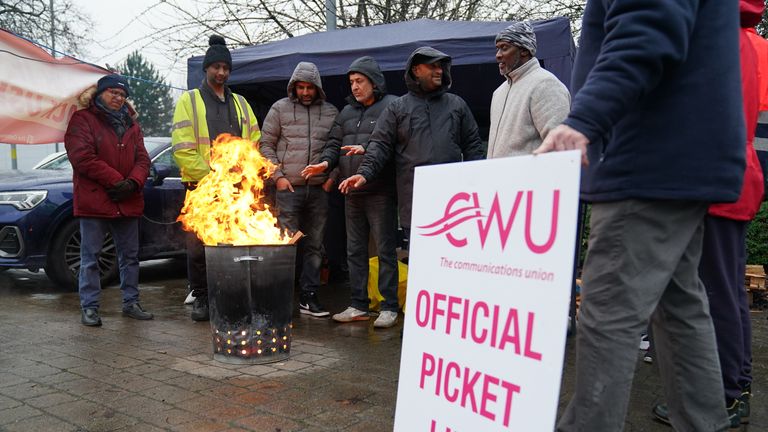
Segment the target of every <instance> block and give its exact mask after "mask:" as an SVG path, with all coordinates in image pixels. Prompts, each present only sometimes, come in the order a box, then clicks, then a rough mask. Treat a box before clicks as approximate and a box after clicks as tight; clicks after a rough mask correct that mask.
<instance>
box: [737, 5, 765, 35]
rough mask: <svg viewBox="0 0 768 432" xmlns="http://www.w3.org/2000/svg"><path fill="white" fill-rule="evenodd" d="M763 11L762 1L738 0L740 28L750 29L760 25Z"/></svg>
mask: <svg viewBox="0 0 768 432" xmlns="http://www.w3.org/2000/svg"><path fill="white" fill-rule="evenodd" d="M763 9H765V2H764V0H739V12H740V14H741V27H742V28H752V27H754V26H756V25H757V24H759V23H760V20H761V19H762V18H763Z"/></svg>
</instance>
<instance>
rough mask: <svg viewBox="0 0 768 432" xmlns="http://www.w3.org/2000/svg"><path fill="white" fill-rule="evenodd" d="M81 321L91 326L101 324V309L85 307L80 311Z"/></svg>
mask: <svg viewBox="0 0 768 432" xmlns="http://www.w3.org/2000/svg"><path fill="white" fill-rule="evenodd" d="M80 322H81V323H83V325H87V326H90V327H98V326H100V325H101V317H99V311H98V310H97V309H83V310H82V312H80Z"/></svg>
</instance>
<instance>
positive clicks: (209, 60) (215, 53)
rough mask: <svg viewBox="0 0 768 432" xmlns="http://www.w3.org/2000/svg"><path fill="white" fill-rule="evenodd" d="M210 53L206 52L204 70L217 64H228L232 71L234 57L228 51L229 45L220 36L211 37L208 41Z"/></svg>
mask: <svg viewBox="0 0 768 432" xmlns="http://www.w3.org/2000/svg"><path fill="white" fill-rule="evenodd" d="M208 45H210V47H208V51H206V52H205V59H203V69H205V68H207V67H208V66H210V65H212V64H213V63H216V62H224V63H226V64H227V65H228V66H229V68H230V69H232V55H231V54H230V53H229V50H228V49H227V43H226V42H225V41H224V38H223V37H221V36H219V35H211V37H210V38H209V39H208Z"/></svg>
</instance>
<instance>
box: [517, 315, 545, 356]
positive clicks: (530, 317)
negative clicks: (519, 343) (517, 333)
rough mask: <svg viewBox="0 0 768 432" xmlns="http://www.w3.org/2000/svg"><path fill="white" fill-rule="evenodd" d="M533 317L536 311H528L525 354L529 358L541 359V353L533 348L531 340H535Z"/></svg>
mask: <svg viewBox="0 0 768 432" xmlns="http://www.w3.org/2000/svg"><path fill="white" fill-rule="evenodd" d="M533 318H534V313H533V312H528V325H527V327H526V329H525V354H523V355H525V356H526V357H528V358H529V359H533V360H538V361H541V353H537V352H535V351H533V350H532V349H531V341H532V340H533ZM518 352H519V351H518Z"/></svg>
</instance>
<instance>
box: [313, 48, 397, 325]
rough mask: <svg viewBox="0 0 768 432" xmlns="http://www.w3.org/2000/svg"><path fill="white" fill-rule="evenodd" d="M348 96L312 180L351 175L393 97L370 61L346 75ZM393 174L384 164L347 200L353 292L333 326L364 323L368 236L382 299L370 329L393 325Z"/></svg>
mask: <svg viewBox="0 0 768 432" xmlns="http://www.w3.org/2000/svg"><path fill="white" fill-rule="evenodd" d="M347 75H348V76H349V84H350V87H351V89H352V94H351V95H350V96H349V97H347V102H349V105H347V106H345V107H344V108H343V109H342V110H341V113H339V115H338V116H336V121H335V123H334V125H333V128H331V133H330V137H329V138H328V144H327V145H326V146H325V150H324V151H323V156H322V157H321V158H320V163H319V164H315V165H309V166H307V167H306V168H304V171H303V172H302V174H304V175H305V176H307V177H311V176H314V175H317V174H320V173H324V172H328V171H329V170H331V169H333V168H334V167H336V166H337V165H338V167H339V170H340V174H341V178H342V179H344V178H347V177H350V176H352V175H354V174H355V173H357V169H358V167H359V166H360V163H361V162H362V161H363V157H364V156H365V149H366V147H368V138H369V137H370V136H371V132H373V129H374V128H375V127H376V122H377V120H378V118H379V116H380V115H381V113H382V111H384V108H386V107H387V105H389V104H390V103H391V102H392V101H394V100H396V99H397V97H395V96H393V95H388V94H387V84H386V82H385V80H384V74H382V73H381V69H380V68H379V65H378V63H376V60H374V59H373V57H368V56H366V57H360V58H358V59H356V60H355V61H353V62H352V64H351V65H350V66H349V70H348V71H347ZM395 201H396V200H395V169H394V166H393V164H392V163H391V162H390V163H388V164H387V165H386V166H385V168H384V169H383V170H382V172H381V173H380V174H379V175H378V176H377V177H376V178H375V179H373V180H372V181H371V182H369V183H366V185H365V186H363V187H361V188H360V189H358V190H356V191H354V192H351V193H349V194H347V196H346V199H345V213H346V222H347V264H348V265H349V283H350V288H351V290H352V299H351V304H350V306H349V307H348V308H347V309H346V310H345V311H343V312H341V313H337V314H335V315H334V316H333V320H334V321H337V322H352V321H366V320H368V319H369V317H370V315H369V314H368V304H369V303H370V301H369V299H368V272H369V266H368V236H369V234H373V238H374V240H375V241H376V247H377V255H378V259H379V292H380V293H381V295H382V296H383V297H384V301H383V302H382V305H381V313H380V314H379V317H378V318H377V319H376V321H374V323H373V326H374V327H378V328H386V327H392V326H394V325H395V324H396V323H397V311H398V309H399V307H400V306H399V303H398V299H397V281H398V271H397V252H396V248H397V210H396V209H397V204H396V202H395Z"/></svg>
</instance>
